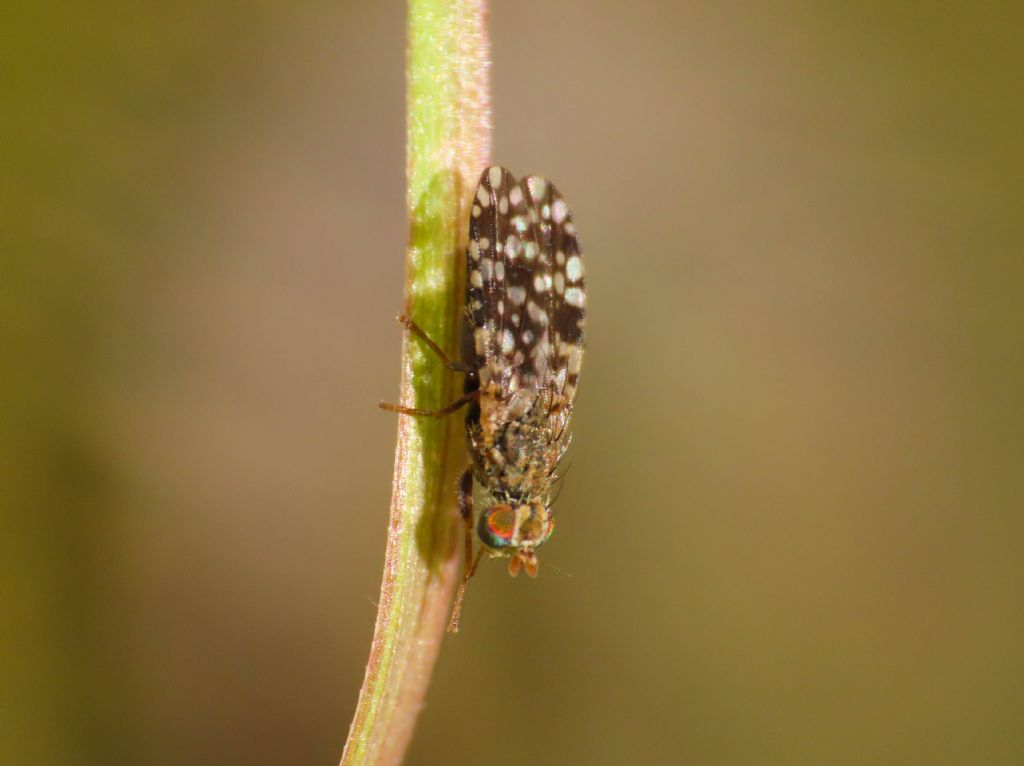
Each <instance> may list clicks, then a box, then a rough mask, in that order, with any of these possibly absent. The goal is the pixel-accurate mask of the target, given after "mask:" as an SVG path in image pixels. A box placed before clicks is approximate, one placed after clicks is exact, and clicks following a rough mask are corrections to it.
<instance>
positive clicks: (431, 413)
mask: <svg viewBox="0 0 1024 766" xmlns="http://www.w3.org/2000/svg"><path fill="white" fill-rule="evenodd" d="M479 398H480V391H479V389H478V390H476V391H470V392H469V393H468V394H465V395H464V396H460V397H459V398H458V399H456V400H455V401H454V402H452V403H451V404H449V405H447V406H445V407H442V408H441V409H439V410H421V409H417V408H416V407H403V406H402V405H401V404H390V403H389V402H378V403H377V406H378V407H380V409H382V410H387V411H388V412H397V413H400V414H402V415H421V416H423V417H427V418H443V417H444V416H445V415H451V414H452V413H453V412H455V411H456V410H457V409H459V407H462V406H463V405H466V404H469V403H470V402H472V401H475V400H476V399H479Z"/></svg>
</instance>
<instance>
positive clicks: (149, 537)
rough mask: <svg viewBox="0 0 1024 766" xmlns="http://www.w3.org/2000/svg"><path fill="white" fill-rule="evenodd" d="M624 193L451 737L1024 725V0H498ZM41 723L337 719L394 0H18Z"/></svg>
mask: <svg viewBox="0 0 1024 766" xmlns="http://www.w3.org/2000/svg"><path fill="white" fill-rule="evenodd" d="M493 5H494V8H493V11H492V14H491V32H492V35H493V55H494V62H495V63H494V71H493V74H494V102H495V126H496V129H495V151H494V159H495V161H498V162H500V163H502V164H505V165H507V166H509V167H510V168H512V169H513V170H514V171H515V172H517V173H520V174H522V173H527V172H540V173H543V174H546V175H548V176H550V177H551V178H552V179H554V180H555V181H556V182H557V183H558V185H559V186H560V187H561V189H562V191H563V192H564V193H565V194H566V196H567V197H568V199H569V201H570V203H571V205H572V207H573V209H574V212H575V216H576V221H577V224H578V226H579V228H580V230H581V232H582V237H583V242H584V245H585V253H586V259H587V274H588V279H589V307H590V317H589V319H588V333H589V337H588V343H589V346H588V353H587V359H586V363H585V365H584V369H585V373H584V376H583V381H582V387H581V389H580V396H579V399H578V407H577V411H576V416H575V419H574V421H575V430H576V440H575V446H574V447H573V450H572V453H571V458H570V460H571V466H572V470H571V471H570V473H569V476H568V479H567V481H566V484H565V488H564V492H563V493H562V495H561V497H560V499H559V502H558V510H559V513H560V516H559V529H558V534H557V535H556V536H555V537H554V538H553V539H552V541H551V543H549V545H548V546H547V547H546V548H545V549H544V556H543V561H544V572H543V575H542V577H540V578H539V579H538V580H536V581H524V580H523V579H522V578H520V579H517V580H511V579H510V578H508V576H507V575H506V574H505V571H504V567H503V566H501V565H492V566H485V567H482V569H481V572H480V576H479V578H478V581H477V582H476V583H474V588H473V589H472V591H471V593H470V596H469V599H468V601H467V608H466V612H465V614H464V620H463V632H462V633H461V634H460V635H459V636H458V637H457V638H456V639H452V640H449V641H448V642H447V643H446V645H445V647H444V649H443V652H442V655H441V658H440V662H439V665H438V669H437V673H436V676H435V679H434V683H433V686H432V689H431V694H430V697H429V699H428V705H427V708H426V710H425V711H424V714H423V716H422V718H421V721H420V725H419V729H418V731H417V735H416V739H415V741H414V744H413V747H412V750H411V752H410V755H409V763H413V764H438V763H445V764H482V763H484V764H510V765H511V764H516V765H517V766H521V765H522V764H524V763H529V764H620V763H624V762H629V763H636V764H640V763H643V764H647V763H651V764H662V763H664V764H674V763H688V764H702V765H703V764H868V763H872V764H874V763H879V764H883V763H884V764H929V765H930V764H968V763H969V764H1018V763H1022V762H1024V728H1022V725H1021V721H1022V719H1024V557H1022V555H1021V550H1022V541H1024V513H1022V510H1024V488H1022V486H1021V480H1022V467H1024V388H1022V386H1024V311H1022V309H1021V306H1020V302H1021V295H1022V288H1024V194H1022V188H1024V186H1022V182H1024V139H1022V136H1024V102H1022V100H1021V93H1022V88H1024V33H1022V30H1024V10H1022V7H1021V6H1020V5H1019V4H1011V3H1005V4H1003V3H973V4H968V3H962V4H945V5H943V4H933V3H895V4H894V3H881V2H868V3H863V2H862V3H845V2H829V3H812V2H803V3H787V4H783V5H778V4H765V3H742V4H732V5H724V4H719V3H712V2H704V3H676V2H667V1H666V2H644V1H643V0H640V1H638V2H636V1H635V2H630V3H613V2H595V1H594V0H590V1H589V2H586V1H584V0H572V1H569V2H560V3H551V2H541V1H540V0H530V1H529V2H517V3H503V2H495V3H494V4H493ZM3 17H4V22H3V45H2V46H0V51H2V52H0V61H2V64H3V66H2V67H0V130H2V135H0V210H2V211H3V212H2V213H0V258H2V264H3V267H2V274H0V318H2V319H0V401H2V410H0V508H2V515H0V518H2V522H0V523H2V525H3V526H2V530H0V531H2V539H0V551H2V555H0V611H2V614H0V647H2V653H0V657H2V660H0V661H2V663H3V664H2V667H0V674H2V678H3V681H2V683H0V717H2V731H0V760H2V762H3V763H5V764H29V765H34V764H62V766H77V765H78V764H83V765H92V764H146V765H149V764H153V765H154V766H165V765H166V766H171V765H172V764H174V765H176V764H236V763H245V764H250V765H254V764H281V763H289V764H334V763H336V762H337V760H338V758H339V756H340V753H341V749H342V746H343V743H344V740H345V736H346V734H347V731H348V725H349V720H350V717H351V714H352V712H353V709H354V706H355V702H356V695H357V692H358V689H359V685H360V683H361V681H362V674H363V668H364V663H365V661H366V657H367V653H368V648H369V641H370V637H371V635H372V630H373V622H374V616H375V603H376V599H377V597H378V589H379V585H380V576H381V564H382V561H383V552H384V539H385V530H386V520H387V508H388V496H389V489H390V476H391V470H392V456H393V449H394V437H395V429H396V423H395V419H394V418H393V417H392V416H390V415H386V414H382V413H380V412H378V411H376V410H375V408H374V405H375V403H376V402H377V401H378V400H379V399H382V398H385V399H388V398H390V399H394V398H395V396H396V395H397V386H398V372H399V350H400V332H399V327H398V326H397V324H396V323H395V321H394V316H395V314H396V312H397V311H398V309H399V308H400V304H401V290H402V274H403V257H404V255H403V246H404V240H405V233H406V230H405V223H404V219H403V210H404V177H403V176H404V154H403V152H404V125H403V111H404V93H403V76H404V62H403V54H404V9H403V8H402V7H401V4H399V3H345V2H331V3H328V2H304V1H302V2H293V3H274V2H268V1H262V2H247V3H239V2H226V1H224V0H221V1H217V2H193V1H186V2H182V3H175V4H146V3H143V4H138V3H127V2H125V3H112V2H107V3H101V4H99V5H96V4H85V3H78V4H74V3H59V2H50V1H49V0H47V1H45V2H34V3H27V2H15V3H12V4H9V5H8V7H6V8H5V10H4V13H3Z"/></svg>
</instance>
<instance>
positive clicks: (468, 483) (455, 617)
mask: <svg viewBox="0 0 1024 766" xmlns="http://www.w3.org/2000/svg"><path fill="white" fill-rule="evenodd" d="M459 516H461V517H462V529H463V533H464V534H465V543H466V545H465V559H464V561H463V564H462V584H461V585H460V586H459V592H458V593H457V594H456V596H455V605H454V606H453V607H452V616H451V619H450V620H449V621H448V632H449V633H458V632H459V617H461V616H462V599H463V598H464V597H465V595H466V584H467V583H468V582H469V578H470V577H472V576H473V573H474V572H476V566H477V564H479V563H480V556H481V554H483V552H484V549H483V546H481V547H480V550H479V551H478V552H477V554H476V557H475V558H474V556H473V467H472V466H470V467H469V468H467V469H466V471H465V473H463V474H462V478H461V479H459Z"/></svg>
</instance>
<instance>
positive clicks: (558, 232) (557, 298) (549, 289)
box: [520, 176, 586, 403]
mask: <svg viewBox="0 0 1024 766" xmlns="http://www.w3.org/2000/svg"><path fill="white" fill-rule="evenodd" d="M520 186H521V188H522V189H523V192H524V194H525V195H526V196H527V200H528V206H529V208H530V219H531V220H530V222H531V224H532V225H533V226H534V228H535V231H536V234H535V236H536V239H537V244H538V247H539V251H540V254H539V256H538V259H537V260H538V263H537V264H536V266H535V269H534V273H533V277H532V279H531V282H530V292H529V297H528V300H527V314H528V316H529V317H530V318H531V324H532V325H537V324H539V325H541V326H535V327H534V329H535V330H536V332H537V333H539V334H541V335H542V342H541V343H539V344H538V346H537V348H535V349H534V352H535V353H534V366H535V369H536V370H537V374H538V376H539V378H540V380H539V381H538V383H539V385H538V388H550V389H553V390H554V391H556V392H558V393H560V394H562V396H563V397H564V399H565V403H571V402H572V399H573V397H574V396H575V394H576V385H577V381H578V380H579V374H580V367H581V365H582V363H583V332H584V325H585V321H586V319H585V309H586V292H585V290H584V281H583V261H582V258H581V251H580V243H579V238H578V237H577V235H576V224H575V223H573V220H572V213H571V212H570V211H569V206H568V205H567V204H566V202H565V199H564V198H563V197H562V195H561V194H560V193H559V191H558V189H556V188H555V185H554V184H553V183H551V182H550V181H548V180H546V179H544V178H541V177H540V176H527V177H526V178H524V179H523V180H522V182H521V184H520ZM533 303H536V305H537V306H538V307H539V308H540V310H539V311H533V310H531V306H532V304H533ZM534 319H538V320H539V321H538V322H534V321H533V320H534ZM541 356H544V357H546V359H545V360H544V362H543V363H541V362H539V361H538V360H539V359H540V358H541Z"/></svg>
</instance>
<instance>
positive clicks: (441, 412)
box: [377, 314, 480, 418]
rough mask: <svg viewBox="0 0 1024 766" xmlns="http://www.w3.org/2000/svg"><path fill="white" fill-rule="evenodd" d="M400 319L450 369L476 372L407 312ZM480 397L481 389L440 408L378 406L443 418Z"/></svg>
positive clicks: (467, 372) (390, 409) (385, 404)
mask: <svg viewBox="0 0 1024 766" xmlns="http://www.w3.org/2000/svg"><path fill="white" fill-rule="evenodd" d="M398 321H399V322H401V323H402V325H403V326H404V327H405V328H406V329H407V330H409V332H411V333H412V334H413V335H415V336H416V337H417V338H419V339H420V340H422V341H423V342H424V343H426V344H427V347H428V348H429V349H430V350H431V351H433V352H434V353H435V354H437V356H438V357H439V358H440V359H441V361H442V362H443V363H444V366H445V367H447V368H448V369H449V370H452V371H453V372H461V373H463V374H466V375H474V374H475V373H474V371H473V368H472V367H470V366H469V365H467V364H464V363H463V362H457V361H455V360H454V359H452V358H451V357H449V356H448V354H446V353H445V352H444V349H443V348H441V347H440V346H439V345H437V344H436V343H435V342H434V341H433V340H432V339H431V338H430V336H429V335H427V334H426V333H425V332H424V331H423V328H422V327H420V326H419V325H418V324H416V323H415V322H414V321H412V319H410V318H409V317H408V316H406V315H405V314H401V315H400V316H399V317H398ZM479 398H480V392H479V391H470V392H469V393H468V394H465V395H463V396H460V397H459V398H458V399H456V400H455V401H454V402H452V403H451V404H449V405H447V406H445V407H441V408H440V409H437V410H423V409H417V408H416V407H403V406H402V405H400V404H389V403H388V402H379V403H378V404H377V406H378V407H379V408H380V409H382V410H387V411H388V412H398V413H400V414H402V415H419V416H422V417H428V418H443V417H444V416H445V415H451V414H452V413H453V412H455V411H456V410H457V409H459V408H460V407H462V406H463V405H466V404H469V403H470V402H472V401H475V400H476V399H479Z"/></svg>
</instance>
